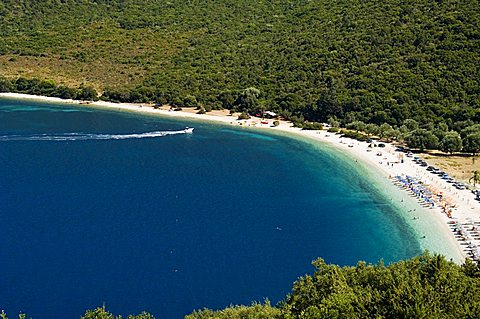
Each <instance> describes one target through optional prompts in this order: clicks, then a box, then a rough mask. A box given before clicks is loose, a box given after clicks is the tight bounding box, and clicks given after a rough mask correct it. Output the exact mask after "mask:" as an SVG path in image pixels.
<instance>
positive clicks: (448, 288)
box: [0, 253, 480, 319]
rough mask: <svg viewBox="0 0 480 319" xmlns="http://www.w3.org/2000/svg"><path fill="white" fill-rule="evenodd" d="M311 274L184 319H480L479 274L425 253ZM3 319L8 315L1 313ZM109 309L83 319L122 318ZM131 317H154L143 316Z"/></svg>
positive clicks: (321, 267)
mask: <svg viewBox="0 0 480 319" xmlns="http://www.w3.org/2000/svg"><path fill="white" fill-rule="evenodd" d="M313 265H314V266H315V268H316V270H315V272H314V273H313V274H312V275H306V276H304V277H301V278H299V279H298V280H297V281H296V282H295V283H294V285H293V290H292V292H291V294H289V295H288V296H287V297H286V298H285V300H283V301H281V302H280V303H279V304H278V305H277V306H275V307H274V306H271V305H270V303H269V302H268V300H267V301H266V302H265V303H264V304H259V303H254V304H252V305H251V306H231V307H228V308H226V309H224V310H219V311H212V310H209V309H204V310H199V311H195V312H193V313H192V314H190V315H187V316H186V317H185V318H186V319H224V318H225V319H267V318H268V319H275V318H277V319H294V318H298V319H300V318H304V319H310V318H318V319H321V318H332V319H334V318H437V319H438V318H452V319H458V318H480V270H479V268H478V267H477V266H476V265H474V264H473V263H472V262H470V261H468V260H467V262H466V263H465V264H464V265H462V266H459V265H456V264H454V263H453V262H449V261H447V260H445V259H444V258H443V257H441V256H431V255H429V254H427V253H425V254H424V255H423V256H418V257H415V258H413V259H410V260H405V261H400V262H398V263H394V264H391V265H388V266H386V265H384V264H383V263H379V264H377V265H371V264H366V263H364V262H359V263H358V264H357V265H356V266H354V267H339V266H337V265H328V264H326V263H325V262H324V261H323V260H322V259H318V260H316V261H314V263H313ZM0 317H2V318H3V319H5V318H6V315H5V314H3V315H2V316H0ZM119 318H120V317H119V316H115V315H113V314H111V313H110V312H108V311H107V310H105V307H101V308H97V309H95V310H88V311H87V312H86V313H85V315H84V316H83V317H82V318H81V319H119ZM127 318H129V319H153V316H152V315H151V314H148V313H146V312H143V313H141V314H139V315H136V316H128V317H127Z"/></svg>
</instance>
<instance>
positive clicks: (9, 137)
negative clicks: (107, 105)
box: [0, 129, 193, 141]
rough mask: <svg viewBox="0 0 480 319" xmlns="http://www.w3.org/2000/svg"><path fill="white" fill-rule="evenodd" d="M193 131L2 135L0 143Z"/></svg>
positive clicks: (174, 133) (188, 131)
mask: <svg viewBox="0 0 480 319" xmlns="http://www.w3.org/2000/svg"><path fill="white" fill-rule="evenodd" d="M192 131H193V129H185V130H181V131H155V132H146V133H135V134H92V133H58V134H32V135H3V136H0V141H88V140H126V139H141V138H156V137H163V136H167V135H177V134H189V133H192Z"/></svg>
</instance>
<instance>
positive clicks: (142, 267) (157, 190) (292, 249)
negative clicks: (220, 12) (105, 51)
mask: <svg viewBox="0 0 480 319" xmlns="http://www.w3.org/2000/svg"><path fill="white" fill-rule="evenodd" d="M187 126H189V127H194V128H195V130H194V132H193V134H184V133H183V132H181V130H183V129H185V127H187ZM152 132H156V133H152ZM165 132H170V133H171V132H176V133H178V134H165ZM145 133H150V134H145ZM0 231H1V237H0V287H2V289H0V303H1V304H0V308H1V309H5V310H6V311H7V313H9V314H10V316H15V315H16V314H17V313H18V312H19V311H22V312H25V313H27V315H28V317H30V316H31V317H32V318H34V319H47V318H48V319H56V318H58V319H60V318H61V319H65V318H79V316H80V315H82V314H83V313H84V312H85V310H86V309H92V308H95V307H98V306H102V305H103V304H105V305H106V307H107V309H108V310H110V311H111V312H113V313H116V314H123V315H126V314H129V313H139V312H140V311H142V310H146V311H149V312H151V313H152V314H154V315H155V316H156V317H157V318H168V319H169V318H182V317H183V316H184V315H185V314H187V313H190V312H192V311H193V310H194V309H198V308H203V307H208V308H213V309H218V308H222V307H225V306H228V305H230V304H249V303H250V302H251V301H255V300H257V301H263V300H264V299H265V298H269V299H270V300H271V301H272V302H273V303H276V302H278V301H280V300H281V299H282V298H283V297H284V296H285V295H286V294H287V293H288V292H289V291H290V289H291V287H292V283H293V281H295V279H296V278H297V277H298V276H301V275H303V274H305V273H311V272H312V270H313V268H312V266H311V262H312V260H314V259H316V258H317V257H322V258H324V259H325V260H326V261H327V262H329V263H337V264H340V265H354V264H356V262H357V261H358V260H365V261H367V262H378V261H379V260H380V259H384V260H385V262H387V263H388V262H391V261H396V260H399V259H402V258H407V257H411V256H414V255H416V254H419V253H420V246H419V243H418V240H417V238H416V235H415V233H414V232H413V230H412V229H411V228H410V227H409V226H407V224H406V223H405V222H404V219H403V218H402V217H401V215H400V214H399V211H398V209H397V208H395V207H394V206H392V205H391V200H390V198H389V197H388V195H387V194H382V193H381V192H380V191H379V190H378V189H377V188H376V187H375V183H373V181H372V180H370V179H369V177H368V176H365V170H360V169H357V167H356V165H355V162H354V161H352V160H350V159H348V158H346V157H344V156H342V155H340V154H338V153H336V152H335V151H333V150H331V149H329V148H326V147H323V146H320V147H319V146H318V145H315V144H311V143H309V142H306V141H302V140H299V139H293V138H287V137H284V136H277V135H268V134H264V133H263V132H261V133H258V132H256V131H252V130H246V129H240V128H238V129H237V128H233V127H229V126H221V125H216V124H209V123H207V122H201V123H199V122H182V121H180V120H179V121H173V120H167V119H162V118H158V117H147V116H142V115H136V114H130V113H115V112H111V111H105V110H93V109H89V108H88V107H83V108H80V107H74V106H68V105H67V106H66V105H47V104H40V103H34V102H30V101H29V102H27V101H20V100H8V99H1V100H0Z"/></svg>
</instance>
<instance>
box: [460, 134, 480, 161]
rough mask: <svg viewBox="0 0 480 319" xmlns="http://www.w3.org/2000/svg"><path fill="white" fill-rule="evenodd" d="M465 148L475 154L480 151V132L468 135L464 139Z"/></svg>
mask: <svg viewBox="0 0 480 319" xmlns="http://www.w3.org/2000/svg"><path fill="white" fill-rule="evenodd" d="M463 149H464V150H465V151H466V152H468V153H472V155H473V156H475V155H476V154H478V153H479V152H480V132H477V133H473V134H469V135H467V137H465V139H464V143H463Z"/></svg>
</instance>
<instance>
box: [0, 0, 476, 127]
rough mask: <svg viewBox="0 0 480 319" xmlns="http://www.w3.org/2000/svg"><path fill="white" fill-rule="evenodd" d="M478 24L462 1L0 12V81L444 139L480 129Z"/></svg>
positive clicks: (93, 0) (12, 1)
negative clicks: (437, 134) (462, 127)
mask: <svg viewBox="0 0 480 319" xmlns="http://www.w3.org/2000/svg"><path fill="white" fill-rule="evenodd" d="M479 14H480V8H479V6H478V2H477V1H473V0H464V1H460V0H436V1H429V0H419V1H410V0H408V1H399V0H386V1H374V0H365V1H349V0H347V1H331V0H311V1H306V0H302V1H294V2H291V1H252V0H219V1H217V0H215V1H213V0H192V1H180V0H171V1H152V0H150V1H145V0H144V1H140V0H122V1H120V0H82V1H80V0H78V1H74V0H62V1H60V0H38V1H33V0H1V1H0V25H1V26H2V28H1V30H0V40H1V41H0V54H1V56H0V63H1V64H0V65H1V70H2V71H0V73H1V74H3V75H4V76H6V77H7V78H8V79H13V80H16V78H17V77H18V76H23V77H27V78H31V77H37V78H40V79H49V80H52V79H53V80H55V82H56V83H57V84H66V85H67V86H70V87H78V86H79V85H81V84H84V86H93V87H95V88H96V89H97V90H98V91H99V92H101V93H102V94H103V96H104V98H107V99H110V100H115V101H132V102H145V101H150V100H153V101H158V102H161V103H170V104H173V105H179V104H183V103H185V102H186V101H189V102H191V101H193V102H194V103H195V104H199V105H204V106H207V105H208V106H209V107H211V108H213V109H216V108H221V107H223V108H228V109H231V108H235V109H237V110H239V111H250V112H251V113H253V112H257V110H258V109H265V108H268V109H272V110H274V111H276V112H280V113H282V114H283V115H284V116H286V117H288V118H290V117H293V118H295V119H299V120H303V119H306V120H309V121H312V122H314V121H316V122H325V121H326V120H327V119H328V118H329V117H336V118H338V119H340V120H341V121H342V122H343V123H344V124H345V123H349V122H352V121H355V120H356V121H363V122H365V123H375V124H378V125H381V124H383V123H388V124H390V125H392V126H397V127H399V126H401V125H402V124H403V122H404V121H405V120H406V119H410V118H411V119H414V120H416V121H417V122H418V123H420V125H425V124H426V123H433V124H438V123H440V122H445V123H446V125H447V126H448V128H450V129H454V125H455V122H459V121H473V122H475V123H478V122H479V121H480V109H479V105H480V86H479V81H480V76H479V75H480V73H479V67H480V56H479V54H478V52H480V24H479V21H480V16H479ZM4 82H5V81H2V83H3V84H0V88H1V89H2V90H5V83H4ZM6 86H7V89H9V88H8V86H9V85H8V84H7V85H6ZM10 89H12V88H10ZM12 90H16V89H15V87H13V89H12ZM19 90H21V89H19ZM42 93H44V94H49V93H48V90H47V91H42ZM57 94H58V93H57ZM65 94H67V95H68V93H65ZM423 128H424V127H423Z"/></svg>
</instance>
